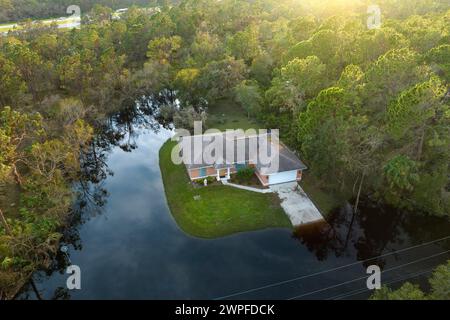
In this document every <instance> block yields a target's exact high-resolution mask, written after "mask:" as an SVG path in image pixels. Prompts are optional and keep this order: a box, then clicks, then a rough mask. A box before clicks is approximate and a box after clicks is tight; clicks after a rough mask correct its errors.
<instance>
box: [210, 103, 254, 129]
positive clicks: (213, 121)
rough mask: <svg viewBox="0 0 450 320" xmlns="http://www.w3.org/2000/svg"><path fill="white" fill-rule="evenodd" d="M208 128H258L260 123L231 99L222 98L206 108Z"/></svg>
mask: <svg viewBox="0 0 450 320" xmlns="http://www.w3.org/2000/svg"><path fill="white" fill-rule="evenodd" d="M206 124H207V126H208V128H215V129H219V130H222V131H223V130H226V129H243V130H247V129H259V128H261V125H260V124H259V123H258V122H256V120H254V119H252V118H250V119H249V118H248V117H247V114H246V113H245V111H244V110H242V108H241V107H240V106H239V105H237V104H236V102H234V101H233V100H231V99H222V100H219V101H217V102H215V103H214V104H213V105H211V106H210V107H209V108H208V119H207V121H206Z"/></svg>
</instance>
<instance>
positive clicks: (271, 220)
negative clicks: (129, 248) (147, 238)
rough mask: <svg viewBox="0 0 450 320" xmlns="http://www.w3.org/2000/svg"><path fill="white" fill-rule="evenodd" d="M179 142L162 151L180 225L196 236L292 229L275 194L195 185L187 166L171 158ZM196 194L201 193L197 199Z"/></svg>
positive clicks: (169, 197) (167, 184)
mask: <svg viewBox="0 0 450 320" xmlns="http://www.w3.org/2000/svg"><path fill="white" fill-rule="evenodd" d="M175 145H176V143H175V142H173V141H170V140H169V141H168V142H166V143H165V144H164V145H163V147H162V148H161V150H160V152H159V161H160V168H161V173H162V177H163V181H164V186H165V191H166V196H167V201H168V203H169V207H170V210H171V212H172V215H173V217H174V218H175V220H176V222H177V223H178V225H179V226H180V228H181V229H182V230H183V231H184V232H186V233H188V234H190V235H192V236H195V237H200V238H218V237H222V236H226V235H230V234H234V233H238V232H244V231H252V230H259V229H265V228H275V227H283V228H290V227H291V223H290V221H289V219H288V217H287V216H286V214H285V213H284V211H283V209H282V208H281V207H280V204H279V200H278V197H277V196H276V195H275V194H261V193H255V192H250V191H245V190H239V189H235V188H231V187H227V186H223V185H214V186H209V187H206V188H205V187H201V188H194V187H193V186H192V185H191V183H190V181H189V177H188V175H187V172H186V168H185V166H184V165H175V164H173V162H172V161H171V158H170V157H171V151H172V148H173V147H174V146H175ZM194 196H200V199H199V200H195V199H194Z"/></svg>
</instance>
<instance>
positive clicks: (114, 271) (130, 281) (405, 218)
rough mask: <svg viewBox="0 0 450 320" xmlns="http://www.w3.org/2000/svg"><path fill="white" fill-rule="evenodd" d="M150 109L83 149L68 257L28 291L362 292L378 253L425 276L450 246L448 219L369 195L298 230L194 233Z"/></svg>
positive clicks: (380, 261) (174, 294)
mask: <svg viewBox="0 0 450 320" xmlns="http://www.w3.org/2000/svg"><path fill="white" fill-rule="evenodd" d="M150 119H151V118H150V115H149V114H146V113H145V112H142V111H139V110H135V109H133V110H129V112H127V113H123V114H121V115H118V116H117V117H115V118H113V119H112V120H111V122H110V123H109V124H107V125H105V128H104V130H103V131H102V134H100V135H99V138H98V139H97V142H96V145H95V148H93V149H92V150H91V152H90V153H89V154H87V155H86V157H85V159H84V167H85V169H86V173H87V175H88V176H89V178H90V180H91V182H90V183H84V184H82V185H80V186H79V187H78V189H79V192H80V194H79V200H78V201H77V204H76V206H75V208H76V211H75V213H74V218H73V227H72V228H70V230H68V232H67V233H66V235H65V239H64V243H63V244H64V245H67V246H68V248H69V252H68V256H67V257H65V256H64V255H63V254H60V255H59V256H58V258H57V259H56V260H55V263H54V265H53V266H52V268H51V269H50V270H47V271H45V272H44V271H42V272H38V273H36V274H35V276H34V277H33V281H34V284H35V287H36V289H37V290H33V288H32V286H29V287H28V288H25V290H24V292H23V293H22V294H21V295H20V296H19V298H22V299H36V298H42V299H68V298H71V299H217V298H235V299H254V298H261V299H289V298H294V297H297V298H299V299H329V298H347V299H359V298H367V296H368V291H367V290H365V288H366V284H365V283H366V281H365V279H363V280H358V281H353V282H350V281H352V280H354V279H358V278H360V277H364V276H366V267H367V266H368V265H370V264H377V265H379V266H380V267H381V268H382V269H383V270H385V272H384V273H383V274H382V282H383V283H386V284H387V283H391V282H392V281H395V280H399V279H406V278H408V277H412V276H415V275H416V277H412V278H410V280H411V281H416V282H417V281H418V282H420V283H426V281H425V279H426V277H427V276H428V275H429V273H427V271H428V272H429V271H430V270H431V269H432V268H433V267H435V266H436V265H438V264H439V263H443V262H444V261H446V260H447V259H449V257H450V255H449V254H448V252H447V253H446V251H447V250H450V241H449V239H448V238H447V240H442V241H436V240H438V239H441V238H444V237H449V236H450V223H449V222H448V221H447V220H444V219H438V218H432V217H425V216H419V215H414V214H411V213H403V212H399V211H396V210H394V209H392V208H388V207H380V206H371V205H369V204H367V203H363V204H362V205H361V207H360V210H359V212H358V214H357V215H353V213H352V208H351V207H350V206H346V207H343V208H338V209H336V210H335V211H334V212H333V214H332V215H331V216H330V217H329V218H328V223H327V224H319V225H312V226H308V227H306V228H302V229H299V230H296V231H295V232H293V231H292V230H289V229H269V230H261V231H256V232H247V233H241V234H236V235H232V236H228V237H224V238H220V239H215V240H204V239H197V238H193V237H191V236H189V235H187V234H185V233H183V232H182V231H181V230H180V229H179V228H178V226H177V225H176V223H175V222H174V220H173V219H172V216H171V214H170V212H169V209H168V207H167V203H166V198H165V195H164V189H163V184H162V180H161V174H160V170H159V165H158V150H159V148H160V147H161V145H162V144H163V143H164V141H165V140H166V139H167V138H168V137H169V136H170V131H168V130H166V129H164V128H162V127H161V126H160V125H159V124H158V123H156V122H154V121H152V120H150ZM306 183H307V182H306ZM429 242H432V243H429ZM427 243H428V244H427ZM408 248H410V249H408ZM398 250H402V251H400V252H398ZM396 252H397V253H396ZM378 256H382V257H380V258H376V259H371V258H373V257H378ZM367 259H371V260H369V261H364V260H367ZM361 261H362V262H361ZM70 263H72V264H75V265H78V266H80V268H81V283H82V289H81V290H74V291H69V290H67V289H66V279H67V277H68V275H66V274H65V273H64V270H65V268H66V267H67V265H68V264H70ZM391 269H392V270H391ZM400 283H401V281H400V282H399V281H397V282H392V285H393V286H396V285H398V284H400ZM230 295H231V296H230Z"/></svg>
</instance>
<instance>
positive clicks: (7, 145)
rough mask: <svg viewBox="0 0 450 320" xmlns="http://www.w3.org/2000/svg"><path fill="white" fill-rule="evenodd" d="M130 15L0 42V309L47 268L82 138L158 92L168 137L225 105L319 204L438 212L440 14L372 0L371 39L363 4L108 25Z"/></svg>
mask: <svg viewBox="0 0 450 320" xmlns="http://www.w3.org/2000/svg"><path fill="white" fill-rule="evenodd" d="M94 2H95V3H102V4H105V5H108V6H110V7H104V6H99V5H97V6H92V3H94ZM131 2H133V3H136V4H139V5H144V2H145V1H120V0H118V1H81V3H82V6H84V7H83V8H84V9H85V10H87V9H91V7H92V10H91V12H89V20H88V21H85V23H84V24H83V25H82V27H81V29H79V30H76V29H74V30H61V29H60V30H58V29H57V28H56V26H44V25H41V24H27V25H25V27H24V29H21V30H19V31H14V32H10V33H9V34H8V35H7V36H4V37H1V38H0V140H1V144H0V298H1V297H2V296H3V297H6V296H7V295H8V294H11V292H14V291H15V290H17V288H16V287H17V285H18V284H20V283H21V281H23V280H24V279H26V278H27V276H28V275H29V274H30V273H31V272H32V271H34V270H35V269H36V268H39V267H44V266H46V265H47V264H48V263H49V261H50V259H51V257H52V254H53V253H54V252H55V250H56V247H57V243H58V239H59V237H60V236H61V233H60V230H61V228H62V227H63V226H64V225H65V223H66V220H67V215H68V212H69V207H70V203H71V200H72V199H73V192H72V190H71V188H70V185H71V183H72V182H74V181H77V180H78V179H80V169H79V168H80V154H82V153H83V150H84V149H85V148H88V147H89V142H90V141H91V140H92V137H93V135H94V132H95V129H96V127H97V126H99V124H100V123H101V122H102V121H104V119H105V118H106V116H107V115H108V114H111V113H112V112H115V111H118V110H120V108H122V107H123V106H125V105H127V104H129V103H133V101H135V100H136V98H137V97H141V96H143V95H148V96H149V95H158V94H159V93H160V92H162V91H170V92H173V93H174V94H176V96H177V97H178V99H179V100H180V101H181V109H178V108H177V107H176V106H175V105H167V106H164V108H162V110H161V116H162V117H164V118H166V120H169V121H171V120H174V121H175V123H176V125H177V126H185V127H189V126H190V125H192V123H189V122H187V121H186V119H201V118H202V114H203V113H206V114H207V112H208V106H211V105H214V104H215V103H216V102H217V101H219V100H221V99H230V100H234V101H235V102H236V103H238V104H239V105H240V106H241V107H242V109H243V110H245V112H246V113H248V114H249V116H250V117H252V118H254V119H257V120H258V121H259V122H261V123H262V124H264V125H265V126H266V127H270V128H280V131H281V138H282V140H283V141H284V142H285V143H287V144H289V145H290V146H291V147H292V148H293V149H295V150H296V151H297V152H298V153H299V154H300V155H301V157H302V159H303V160H304V161H305V162H306V163H307V164H308V166H309V168H310V172H311V174H314V175H315V176H316V177H317V178H318V179H324V180H326V181H327V187H328V191H329V192H339V193H342V194H346V195H348V197H349V198H352V197H355V196H356V193H357V190H360V191H361V193H362V195H363V196H366V197H370V198H371V199H372V200H373V201H380V202H385V203H389V204H391V205H394V206H396V207H398V208H405V209H408V210H412V211H416V212H422V213H423V214H433V215H440V216H449V215H450V170H449V169H450V166H449V165H450V109H449V105H450V93H449V90H448V88H449V81H450V8H449V5H448V2H447V1H440V0H425V1H419V0H415V1H408V0H397V1H396V0H383V1H381V0H380V1H378V4H379V6H380V8H381V13H382V25H381V27H380V28H376V29H369V28H368V27H367V24H366V21H367V19H368V16H367V6H368V4H369V2H370V1H363V0H361V1H358V0H354V1H349V0H347V1H337V0H336V1H326V0H323V1H313V0H310V1H295V0H281V1H280V0H254V1H243V0H223V1H220V2H219V1H214V0H186V1H182V2H181V3H180V4H178V5H173V6H168V5H162V6H161V12H160V13H158V14H153V15H149V14H147V13H146V12H145V11H142V10H140V9H139V8H138V7H132V8H130V10H129V11H128V12H127V13H126V14H124V15H123V16H122V17H121V19H120V20H114V19H112V18H111V13H112V9H111V7H113V8H117V7H123V6H128V5H129V3H131ZM28 3H32V4H33V5H34V6H35V8H36V10H35V9H30V8H33V7H29V6H28ZM55 3H58V6H61V7H65V5H66V1H64V0H61V1H40V2H39V3H38V2H36V1H27V0H23V1H19V0H0V9H1V11H0V12H1V14H0V21H9V20H16V19H22V18H25V17H33V18H40V17H47V16H52V15H60V14H59V13H58V12H59V11H58V10H60V9H59V8H57V9H55V6H57V5H55ZM70 4H73V3H72V1H70ZM25 8H27V9H25ZM27 10H28V11H27ZM52 10H54V11H52ZM2 15H3V16H2Z"/></svg>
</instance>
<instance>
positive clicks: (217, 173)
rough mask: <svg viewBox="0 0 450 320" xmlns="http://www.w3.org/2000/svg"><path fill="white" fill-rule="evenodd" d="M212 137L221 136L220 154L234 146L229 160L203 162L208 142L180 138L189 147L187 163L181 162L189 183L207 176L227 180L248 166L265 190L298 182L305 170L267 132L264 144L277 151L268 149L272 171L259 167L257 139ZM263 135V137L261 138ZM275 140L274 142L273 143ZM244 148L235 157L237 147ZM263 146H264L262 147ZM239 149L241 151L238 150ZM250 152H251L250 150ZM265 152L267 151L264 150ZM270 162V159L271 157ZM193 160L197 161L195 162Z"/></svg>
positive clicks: (300, 163) (192, 138) (192, 137)
mask: <svg viewBox="0 0 450 320" xmlns="http://www.w3.org/2000/svg"><path fill="white" fill-rule="evenodd" d="M216 135H222V137H223V141H225V142H224V143H223V150H224V152H223V154H226V150H225V149H226V144H230V143H231V144H232V145H233V147H234V153H233V152H232V153H233V154H232V156H231V159H230V157H228V156H227V157H226V159H227V160H223V159H222V158H221V157H217V158H216V159H215V160H214V161H213V163H211V162H209V163H206V162H205V161H204V159H203V151H205V148H207V146H208V144H209V142H205V141H204V136H205V135H198V136H186V137H182V138H181V142H187V143H188V144H185V146H186V145H187V146H189V148H190V152H191V154H190V157H189V159H190V161H188V162H189V163H186V161H184V162H185V166H186V169H187V171H188V174H189V177H190V179H191V180H192V181H194V180H199V179H205V178H207V177H215V178H216V179H217V180H218V181H219V180H221V179H230V175H231V174H234V173H237V172H238V171H239V170H240V169H241V168H245V167H251V168H254V169H255V174H256V176H257V177H258V179H259V180H260V182H261V184H262V185H263V186H265V187H267V186H270V185H275V184H280V183H286V182H294V181H300V180H301V179H302V173H303V171H304V170H306V169H307V167H306V166H305V164H303V162H302V161H301V160H300V159H299V158H298V157H297V156H296V155H295V153H293V152H292V151H291V150H289V149H288V148H287V147H286V146H285V145H284V144H282V143H281V142H279V141H278V139H272V137H271V135H270V133H269V134H266V135H265V138H266V139H267V143H268V145H269V144H270V146H271V147H274V144H276V146H277V148H273V149H271V150H277V152H276V154H275V152H274V155H277V165H276V166H274V167H273V168H272V167H271V166H270V165H268V164H267V163H265V164H264V165H263V164H261V161H260V160H259V158H258V153H259V151H260V150H259V149H260V141H261V140H258V137H259V138H260V137H261V135H259V136H243V137H236V136H234V137H232V138H230V137H229V136H227V135H226V133H220V134H219V133H218V134H216ZM263 136H264V135H263ZM275 141H276V142H275ZM194 142H198V143H199V144H197V146H198V145H200V148H198V147H197V149H200V150H196V149H195V147H194ZM252 142H254V143H255V144H253V146H255V145H256V148H255V147H253V148H252V147H250V146H251V143H252ZM242 144H243V145H245V152H241V153H240V154H238V152H237V150H238V146H239V147H242ZM266 146H267V145H266ZM240 150H242V148H241V149H240ZM250 150H253V151H250ZM265 150H267V148H266V149H265ZM271 159H272V158H271ZM195 160H197V161H195Z"/></svg>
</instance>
